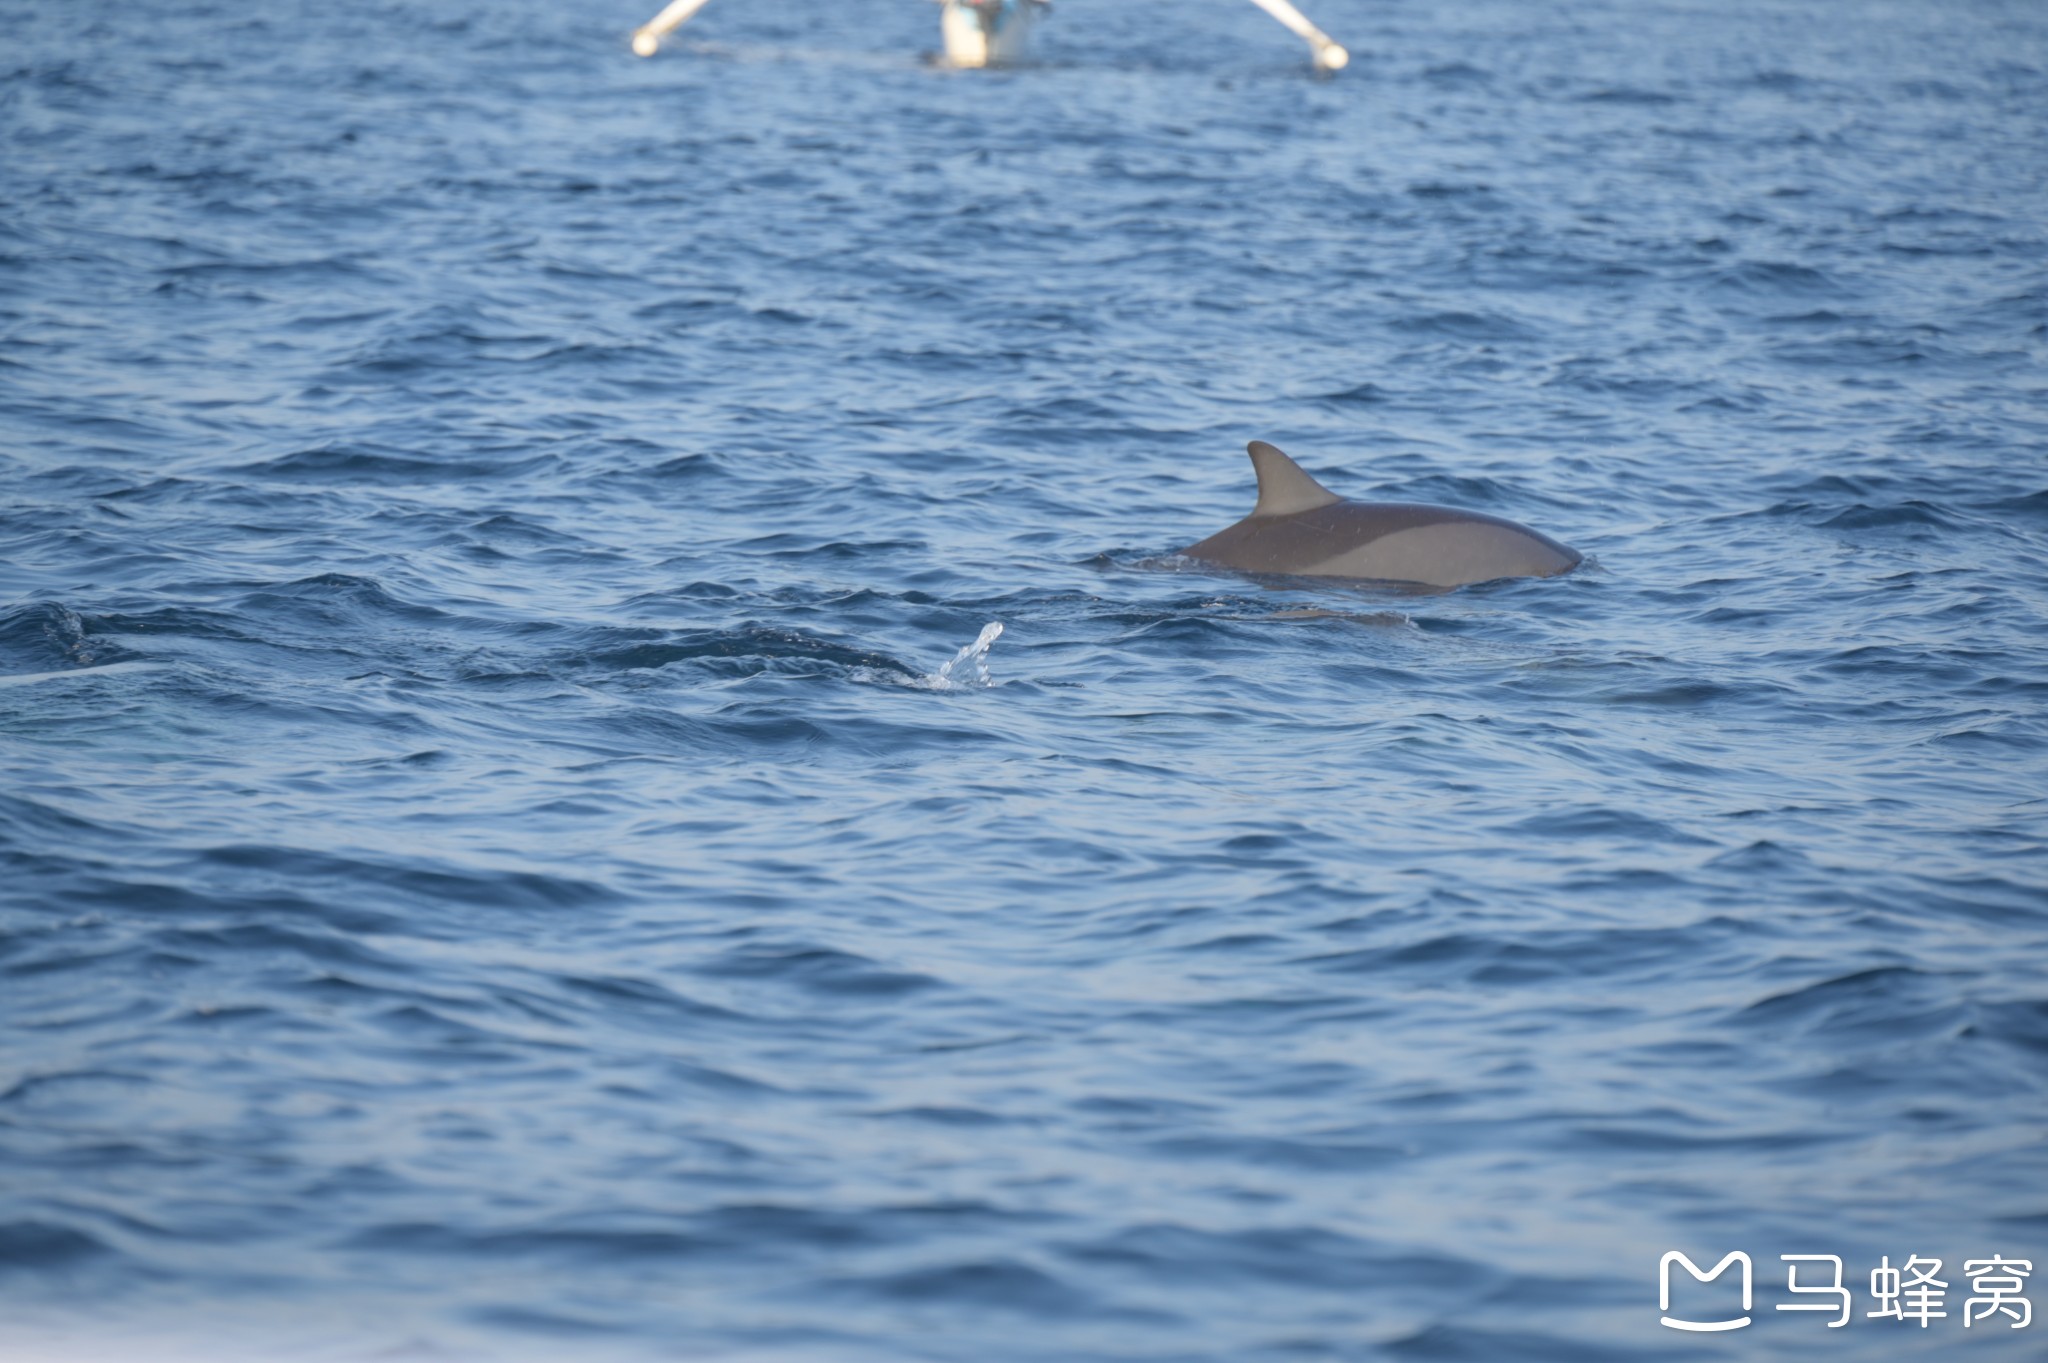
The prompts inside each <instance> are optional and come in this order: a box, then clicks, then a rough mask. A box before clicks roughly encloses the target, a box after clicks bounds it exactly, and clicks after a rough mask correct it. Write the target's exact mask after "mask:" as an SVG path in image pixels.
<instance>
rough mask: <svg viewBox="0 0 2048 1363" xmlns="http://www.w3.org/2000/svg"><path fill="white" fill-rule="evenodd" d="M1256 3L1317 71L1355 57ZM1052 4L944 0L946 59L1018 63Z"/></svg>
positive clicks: (1278, 6)
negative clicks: (1303, 46)
mask: <svg viewBox="0 0 2048 1363" xmlns="http://www.w3.org/2000/svg"><path fill="white" fill-rule="evenodd" d="M706 3H708V0H671V3H670V4H669V6H668V8H666V9H664V10H662V12H661V13H659V14H657V15H655V16H654V17H653V18H652V19H650V20H648V21H647V22H646V23H645V24H642V25H641V26H640V27H639V28H638V29H636V30H634V33H633V50H634V51H635V52H637V53H639V54H640V55H641V56H643V57H651V56H653V55H654V54H655V53H656V52H658V51H660V50H661V40H662V39H663V38H665V37H667V36H668V35H669V34H671V33H673V32H675V30H676V29H678V28H680V27H681V26H682V25H683V24H684V23H685V22H687V21H688V20H689V19H690V17H691V16H692V15H694V14H696V12H697V11H698V10H700V9H702V8H704V6H705V4H706ZM1252 3H1253V4H1255V5H1257V6H1258V7H1259V8H1260V9H1262V10H1264V11H1266V13H1268V14H1270V15H1272V16H1273V17H1274V18H1275V19H1278V20H1279V21H1280V22H1281V23H1282V24H1285V25H1286V26H1287V28H1288V30H1289V31H1290V32H1292V33H1293V34H1295V36H1297V37H1299V38H1301V39H1302V40H1303V41H1305V42H1306V43H1307V44H1308V46H1309V52H1310V54H1311V56H1312V60H1313V61H1314V62H1315V67H1316V70H1317V72H1318V73H1324V72H1330V71H1335V70H1338V69H1339V68H1341V67H1343V66H1344V65H1345V63H1347V62H1349V61H1350V60H1351V54H1350V53H1349V52H1347V51H1346V50H1345V49H1344V46H1343V45H1342V44H1341V43H1339V42H1337V41H1336V40H1335V39H1333V38H1331V37H1330V36H1329V35H1328V34H1327V33H1324V32H1323V31H1322V30H1321V29H1319V28H1317V27H1316V26H1315V25H1314V24H1312V23H1310V22H1309V20H1308V16H1307V15H1305V14H1303V13H1302V12H1301V11H1300V10H1298V9H1296V8H1295V7H1294V6H1293V4H1291V3H1290V0H1252ZM1051 9H1052V5H1051V4H1050V2H1049V0H939V35H940V37H941V39H942V40H943V41H944V43H945V47H946V60H947V61H948V62H949V63H951V64H952V65H954V66H957V67H963V68H966V69H969V70H975V69H979V68H981V67H985V66H1013V65H1016V64H1017V63H1019V62H1021V61H1023V60H1024V58H1025V55H1026V53H1027V52H1028V50H1029V48H1030V43H1031V30H1032V29H1033V28H1034V27H1036V26H1037V24H1038V21H1039V20H1041V19H1043V18H1044V17H1045V16H1046V15H1047V14H1048V13H1049V12H1050V11H1051Z"/></svg>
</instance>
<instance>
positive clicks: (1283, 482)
mask: <svg viewBox="0 0 2048 1363" xmlns="http://www.w3.org/2000/svg"><path fill="white" fill-rule="evenodd" d="M1247 448H1248V449H1249V450H1250V452H1251V456H1252V468H1253V469H1254V470H1255V471H1256V472H1257V473H1258V475H1259V502H1258V505H1257V506H1255V507H1253V508H1252V514H1251V515H1249V516H1246V517H1245V518H1244V519H1243V520H1241V521H1239V522H1238V523H1237V524H1236V525H1233V526H1231V527H1230V528H1228V529H1227V530H1219V531H1217V532H1216V533H1215V534H1213V535H1211V536H1209V538H1207V539H1205V540H1203V541H1202V542H1201V543H1199V544H1191V545H1189V546H1188V547H1187V548H1185V549H1183V550H1181V552H1182V553H1183V554H1186V555H1187V556H1188V557H1190V558H1199V559H1204V560H1206V561H1208V562H1210V563H1219V564H1221V565H1223V566H1224V567H1226V568H1235V569H1237V570H1239V571H1240V572H1247V573H1287V574H1292V575H1296V576H1303V577H1358V578H1372V579H1375V580H1378V581H1382V582H1417V583H1421V584H1423V585H1425V586H1430V587H1461V586H1463V585H1465V584H1466V583H1468V582H1490V581H1492V580H1493V579H1494V578H1497V577H1555V576H1557V575H1558V574H1559V573H1565V572H1570V571H1571V570H1572V569H1573V568H1576V567H1578V566H1579V563H1580V560H1581V555H1580V554H1579V552H1578V551H1577V550H1576V549H1570V548H1567V547H1566V546H1564V545H1562V544H1559V543H1558V542H1557V541H1556V540H1554V539H1551V538H1550V537H1549V536H1548V535H1539V534H1537V533H1536V532H1535V531H1534V530H1531V529H1529V528H1528V527H1527V526H1525V525H1516V524H1515V523H1514V522H1513V521H1508V520H1502V519H1501V518H1500V517H1498V516H1487V515H1483V514H1481V513H1479V512H1476V511H1458V510H1454V509H1453V508H1451V507H1447V506H1424V505H1421V504H1420V503H1415V502H1354V501H1350V500H1348V499H1346V498H1343V497H1339V496H1338V495H1337V494H1336V493H1334V492H1332V491H1330V490H1329V489H1328V488H1326V487H1324V486H1323V485H1322V484H1321V483H1318V482H1317V481H1316V480H1315V479H1313V478H1311V477H1309V475H1308V474H1307V473H1306V472H1305V471H1304V470H1303V469H1302V467H1301V465H1299V464H1297V463H1295V462H1294V461H1293V460H1292V459H1289V458H1288V457H1287V456H1286V455H1285V454H1282V453H1281V452H1280V451H1279V450H1278V449H1277V448H1275V447H1274V446H1272V445H1268V444H1267V443H1266V442H1265V441H1263V440H1254V441H1253V442H1252V443H1251V444H1250V445H1249V446H1248V447H1247Z"/></svg>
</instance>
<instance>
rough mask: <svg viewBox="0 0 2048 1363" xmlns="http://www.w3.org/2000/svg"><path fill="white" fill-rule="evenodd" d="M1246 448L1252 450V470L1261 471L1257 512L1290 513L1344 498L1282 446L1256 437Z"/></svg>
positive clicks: (1265, 513) (1269, 513)
mask: <svg viewBox="0 0 2048 1363" xmlns="http://www.w3.org/2000/svg"><path fill="white" fill-rule="evenodd" d="M1245 449H1246V450H1247V451H1249V452H1250V454H1251V457H1252V469H1253V471H1254V472H1256V473H1257V474H1258V475H1259V504H1258V505H1257V506H1255V507H1253V508H1252V514H1253V515H1254V516H1291V515H1293V514H1294V513H1295V512H1297V511H1313V510H1315V509H1316V508H1317V507H1319V506H1328V505H1329V504H1330V503H1332V502H1341V501H1343V500H1344V499H1343V498H1342V497H1339V496H1338V495H1337V494H1336V493H1334V492H1332V491H1330V489H1328V488H1326V487H1324V486H1323V485H1322V484H1321V483H1318V482H1317V481H1316V480H1315V479H1313V478H1311V477H1309V476H1308V473H1307V472H1306V471H1305V470H1304V469H1303V468H1302V467H1301V465H1299V464H1297V463H1295V462H1294V461H1293V460H1292V459H1289V458H1288V457H1287V456H1286V455H1285V454H1283V453H1281V451H1280V447H1279V446H1277V445H1268V444H1267V443H1266V442H1265V441H1263V440H1254V441H1253V442H1252V443H1251V444H1249V445H1247V446H1245Z"/></svg>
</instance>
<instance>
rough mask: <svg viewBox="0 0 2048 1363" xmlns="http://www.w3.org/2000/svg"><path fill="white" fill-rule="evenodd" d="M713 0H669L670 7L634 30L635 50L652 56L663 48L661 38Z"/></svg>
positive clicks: (679, 26)
mask: <svg viewBox="0 0 2048 1363" xmlns="http://www.w3.org/2000/svg"><path fill="white" fill-rule="evenodd" d="M710 2H711V0H669V5H668V8H667V9H665V10H663V11H662V12H661V13H659V14H657V15H655V16H654V17H653V18H652V19H649V20H648V21H647V22H646V23H644V24H642V25H640V27H638V28H636V29H634V30H633V50H634V51H635V52H637V53H639V54H640V55H641V56H643V57H651V56H653V55H654V54H655V53H656V52H658V51H660V50H661V40H662V39H663V38H666V37H667V36H668V35H669V34H671V33H673V32H675V31H676V30H677V29H679V28H681V27H682V26H683V22H684V21H685V20H687V19H688V18H689V17H690V16H691V15H693V14H695V13H696V12H697V11H698V10H700V9H703V8H704V6H705V5H707V4H709V3H710Z"/></svg>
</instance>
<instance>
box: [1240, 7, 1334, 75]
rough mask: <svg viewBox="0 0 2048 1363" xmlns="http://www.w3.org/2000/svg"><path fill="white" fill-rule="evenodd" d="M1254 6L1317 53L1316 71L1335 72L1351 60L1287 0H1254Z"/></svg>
mask: <svg viewBox="0 0 2048 1363" xmlns="http://www.w3.org/2000/svg"><path fill="white" fill-rule="evenodd" d="M1252 3H1253V4H1254V5H1257V6H1258V7H1259V8H1260V9H1262V10H1264V11H1266V13H1268V14H1270V15H1272V16H1273V17H1274V18H1275V19H1278V20H1279V21H1280V22H1281V23H1283V24H1285V25H1287V27H1288V28H1289V29H1290V30H1292V31H1293V33H1294V35H1295V36H1296V37H1298V38H1301V39H1303V40H1304V41H1306V42H1307V43H1308V46H1309V50H1310V51H1311V52H1313V53H1315V58H1316V70H1318V71H1335V70H1338V69H1339V68H1341V67H1342V66H1343V65H1344V64H1345V63H1346V62H1348V61H1350V60H1351V54H1350V53H1349V52H1346V51H1345V50H1344V45H1343V44H1342V43H1340V42H1338V41H1337V40H1336V39H1335V38H1332V37H1331V36H1330V35H1329V34H1327V33H1325V32H1323V31H1322V30H1321V29H1319V28H1317V27H1316V26H1315V25H1314V24H1312V23H1310V22H1309V21H1308V16H1307V15H1306V14H1303V13H1302V12H1301V11H1300V10H1298V9H1296V8H1295V7H1294V6H1292V5H1290V4H1288V3H1287V0H1252Z"/></svg>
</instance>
